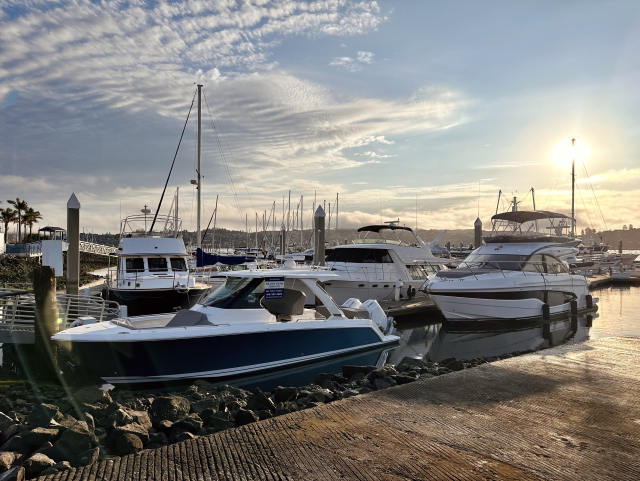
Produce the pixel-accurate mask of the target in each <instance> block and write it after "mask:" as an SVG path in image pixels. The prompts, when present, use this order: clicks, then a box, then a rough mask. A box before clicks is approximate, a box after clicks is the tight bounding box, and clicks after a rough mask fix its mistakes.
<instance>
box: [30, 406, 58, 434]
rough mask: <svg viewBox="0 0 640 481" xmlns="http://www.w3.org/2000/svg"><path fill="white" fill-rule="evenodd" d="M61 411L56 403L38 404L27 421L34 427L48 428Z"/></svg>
mask: <svg viewBox="0 0 640 481" xmlns="http://www.w3.org/2000/svg"><path fill="white" fill-rule="evenodd" d="M59 411H60V409H59V408H58V406H56V405H54V404H38V405H37V406H36V407H35V408H33V411H31V414H29V418H28V421H27V422H28V424H29V426H30V427H32V428H46V427H47V426H49V423H50V422H51V421H52V420H53V418H54V417H55V415H56V413H58V412H59Z"/></svg>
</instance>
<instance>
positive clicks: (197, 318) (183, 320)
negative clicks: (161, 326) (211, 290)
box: [165, 309, 212, 327]
mask: <svg viewBox="0 0 640 481" xmlns="http://www.w3.org/2000/svg"><path fill="white" fill-rule="evenodd" d="M211 325H212V324H211V323H210V322H209V320H208V319H207V316H206V314H204V313H203V312H198V311H191V310H189V309H182V310H180V311H178V313H177V314H176V315H175V316H173V319H171V320H170V321H169V322H168V323H167V325H166V326H165V327H189V326H211Z"/></svg>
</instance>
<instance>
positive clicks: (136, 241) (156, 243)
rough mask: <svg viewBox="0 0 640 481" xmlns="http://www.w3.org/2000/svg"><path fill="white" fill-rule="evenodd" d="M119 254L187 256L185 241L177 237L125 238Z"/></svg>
mask: <svg viewBox="0 0 640 481" xmlns="http://www.w3.org/2000/svg"><path fill="white" fill-rule="evenodd" d="M118 254H120V255H124V256H135V255H147V256H149V255H151V256H152V255H178V256H186V255H187V250H186V249H185V247H184V241H183V240H182V239H179V238H175V237H125V238H123V239H122V244H121V246H120V248H119V249H118Z"/></svg>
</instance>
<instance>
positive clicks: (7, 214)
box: [0, 207, 18, 244]
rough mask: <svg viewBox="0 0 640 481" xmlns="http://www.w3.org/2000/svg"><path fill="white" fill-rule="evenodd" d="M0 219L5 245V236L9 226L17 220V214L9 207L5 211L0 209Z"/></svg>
mask: <svg viewBox="0 0 640 481" xmlns="http://www.w3.org/2000/svg"><path fill="white" fill-rule="evenodd" d="M0 218H1V219H2V223H3V224H4V243H5V244H6V243H7V235H8V234H9V224H11V223H12V222H15V221H16V219H17V218H18V213H17V212H16V211H15V210H13V209H12V208H10V207H7V208H6V209H0Z"/></svg>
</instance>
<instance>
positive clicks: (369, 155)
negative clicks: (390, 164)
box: [353, 150, 397, 159]
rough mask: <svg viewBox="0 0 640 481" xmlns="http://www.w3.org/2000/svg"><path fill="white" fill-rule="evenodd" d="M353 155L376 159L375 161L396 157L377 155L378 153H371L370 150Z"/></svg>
mask: <svg viewBox="0 0 640 481" xmlns="http://www.w3.org/2000/svg"><path fill="white" fill-rule="evenodd" d="M353 155H365V156H367V157H373V158H376V159H387V158H390V157H397V155H387V154H378V153H376V152H373V151H371V150H369V151H367V152H362V153H359V152H356V153H355V154H353Z"/></svg>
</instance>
